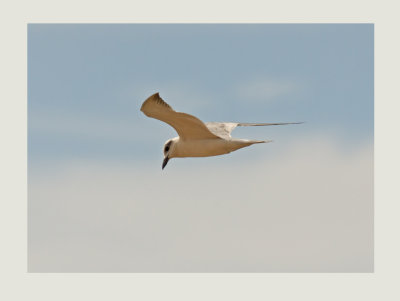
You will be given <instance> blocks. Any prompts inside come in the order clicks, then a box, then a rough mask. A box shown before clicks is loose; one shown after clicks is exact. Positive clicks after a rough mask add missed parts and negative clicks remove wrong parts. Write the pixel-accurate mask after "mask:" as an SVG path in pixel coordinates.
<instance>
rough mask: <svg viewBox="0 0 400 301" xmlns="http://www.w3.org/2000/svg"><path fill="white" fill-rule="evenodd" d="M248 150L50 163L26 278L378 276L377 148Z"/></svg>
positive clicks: (33, 189) (35, 189) (324, 145)
mask: <svg viewBox="0 0 400 301" xmlns="http://www.w3.org/2000/svg"><path fill="white" fill-rule="evenodd" d="M270 147H271V146H270ZM249 154H250V149H248V150H247V154H246V153H245V152H244V151H243V152H241V151H239V152H237V153H232V154H230V155H229V157H228V156H226V157H225V158H222V157H215V158H204V159H176V160H175V161H173V162H171V163H173V164H170V165H169V166H168V167H167V169H166V170H164V171H161V168H160V164H161V161H160V162H137V164H132V165H124V166H123V165H116V164H113V163H105V162H102V163H101V162H91V163H90V162H75V163H71V162H69V163H68V165H65V164H60V165H58V166H47V167H46V166H43V168H42V169H41V170H40V171H35V172H32V173H30V177H29V197H28V202H29V253H28V255H29V260H28V264H29V271H30V272H372V271H373V148H372V145H364V146H363V147H360V148H359V149H357V150H353V151H352V152H344V151H343V150H342V149H341V148H339V147H338V146H337V145H336V144H335V143H333V142H332V141H330V140H328V139H326V138H321V137H309V138H307V139H303V140H301V141H300V140H298V141H295V142H293V144H292V145H289V146H288V147H287V148H286V150H285V151H277V152H276V153H273V154H272V155H271V153H268V156H267V155H266V158H265V159H262V158H257V160H252V159H247V160H246V159H244V158H249V157H248V155H249ZM242 158H243V160H242Z"/></svg>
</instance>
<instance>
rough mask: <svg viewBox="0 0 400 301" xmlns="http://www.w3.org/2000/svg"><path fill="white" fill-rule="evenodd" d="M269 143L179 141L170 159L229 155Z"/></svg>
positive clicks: (254, 141)
mask: <svg viewBox="0 0 400 301" xmlns="http://www.w3.org/2000/svg"><path fill="white" fill-rule="evenodd" d="M265 142H269V141H259V140H244V139H231V140H225V139H207V140H202V139H200V140H187V141H184V140H178V141H177V142H176V144H175V147H174V151H173V153H172V154H170V155H169V157H170V158H174V157H176V158H184V157H210V156H218V155H224V154H228V153H230V152H233V151H235V150H238V149H240V148H243V147H246V146H250V145H252V144H255V143H265Z"/></svg>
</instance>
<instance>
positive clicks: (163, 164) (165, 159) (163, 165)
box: [162, 157, 169, 169]
mask: <svg viewBox="0 0 400 301" xmlns="http://www.w3.org/2000/svg"><path fill="white" fill-rule="evenodd" d="M168 160H169V158H168V157H165V158H164V161H163V163H162V169H164V167H165V166H166V165H167V163H168Z"/></svg>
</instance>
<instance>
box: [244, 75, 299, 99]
mask: <svg viewBox="0 0 400 301" xmlns="http://www.w3.org/2000/svg"><path fill="white" fill-rule="evenodd" d="M301 89H302V87H301V85H300V84H299V83H297V82H295V81H293V80H283V79H273V78H257V79H253V80H251V81H246V82H244V83H243V84H242V85H240V86H238V88H237V93H238V95H239V96H240V97H242V98H243V99H246V100H248V101H271V100H277V99H279V97H282V96H288V95H291V94H294V93H298V92H299V91H301Z"/></svg>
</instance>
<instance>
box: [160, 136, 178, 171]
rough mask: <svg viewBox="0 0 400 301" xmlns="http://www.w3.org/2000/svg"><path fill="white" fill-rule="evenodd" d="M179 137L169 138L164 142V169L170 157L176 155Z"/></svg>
mask: <svg viewBox="0 0 400 301" xmlns="http://www.w3.org/2000/svg"><path fill="white" fill-rule="evenodd" d="M176 141H177V138H173V139H169V140H167V141H166V142H165V144H164V161H163V163H162V169H164V167H165V166H166V165H167V163H168V161H169V159H171V158H173V157H175V156H174V154H175V147H176Z"/></svg>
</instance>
